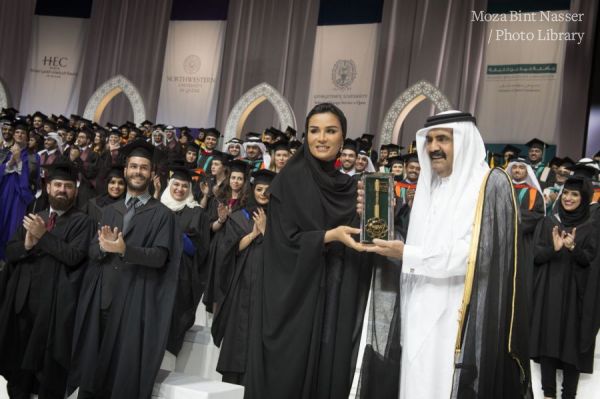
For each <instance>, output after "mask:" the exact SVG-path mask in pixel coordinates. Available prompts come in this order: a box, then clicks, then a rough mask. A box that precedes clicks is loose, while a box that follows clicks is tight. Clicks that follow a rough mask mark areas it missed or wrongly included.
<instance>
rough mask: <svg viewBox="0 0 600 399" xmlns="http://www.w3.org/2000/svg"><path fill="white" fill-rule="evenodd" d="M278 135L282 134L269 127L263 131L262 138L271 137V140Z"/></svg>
mask: <svg viewBox="0 0 600 399" xmlns="http://www.w3.org/2000/svg"><path fill="white" fill-rule="evenodd" d="M279 133H281V134H283V132H279V130H277V129H275V128H274V127H272V126H271V127H270V128H267V129H265V131H264V133H263V135H264V136H271V137H273V138H275V137H277V136H278V135H279Z"/></svg>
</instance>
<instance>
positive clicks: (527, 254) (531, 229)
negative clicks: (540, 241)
mask: <svg viewBox="0 0 600 399" xmlns="http://www.w3.org/2000/svg"><path fill="white" fill-rule="evenodd" d="M521 190H523V191H521ZM534 190H535V189H534ZM515 194H516V198H517V202H518V205H519V216H520V221H519V230H520V236H519V238H520V241H519V245H520V248H519V256H520V257H521V261H522V262H521V264H522V267H523V268H524V270H525V272H524V274H523V276H525V287H526V288H525V290H526V292H527V298H528V304H527V307H528V308H531V301H532V298H533V271H534V268H535V267H534V265H533V254H534V235H535V230H536V228H537V225H538V224H539V222H540V221H541V220H542V219H543V218H544V198H543V197H542V195H541V194H540V193H539V192H537V191H536V195H535V201H534V204H533V207H532V208H531V209H529V208H530V196H531V191H530V189H527V188H525V189H517V188H515Z"/></svg>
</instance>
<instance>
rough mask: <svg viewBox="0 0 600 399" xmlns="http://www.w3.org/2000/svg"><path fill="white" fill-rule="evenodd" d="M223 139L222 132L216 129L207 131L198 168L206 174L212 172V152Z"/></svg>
mask: <svg viewBox="0 0 600 399" xmlns="http://www.w3.org/2000/svg"><path fill="white" fill-rule="evenodd" d="M219 137H221V132H219V131H218V130H217V129H215V128H210V129H207V130H206V131H205V136H204V143H203V145H202V150H201V151H200V154H199V155H198V167H199V168H200V169H202V170H203V171H204V172H205V173H206V172H207V171H210V163H211V162H212V152H213V150H215V149H216V148H217V143H218V142H219Z"/></svg>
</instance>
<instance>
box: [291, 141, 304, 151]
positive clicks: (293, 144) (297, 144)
mask: <svg viewBox="0 0 600 399" xmlns="http://www.w3.org/2000/svg"><path fill="white" fill-rule="evenodd" d="M300 147H302V142H300V141H298V140H294V141H292V142H290V149H298V148H300Z"/></svg>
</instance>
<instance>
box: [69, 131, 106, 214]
mask: <svg viewBox="0 0 600 399" xmlns="http://www.w3.org/2000/svg"><path fill="white" fill-rule="evenodd" d="M93 139H94V132H93V131H92V130H90V129H87V128H84V129H80V130H79V132H77V140H76V141H75V146H77V148H79V151H80V153H79V159H80V160H81V170H80V172H81V179H80V185H79V195H78V197H79V199H78V204H79V206H80V207H81V208H82V207H84V206H85V205H86V204H87V202H88V201H89V199H90V198H94V197H95V196H96V194H97V192H96V186H97V182H96V178H97V177H98V171H99V169H100V166H101V164H100V161H99V156H98V154H96V153H95V152H94V150H93V149H92V140H93ZM81 208H80V209H81Z"/></svg>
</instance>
